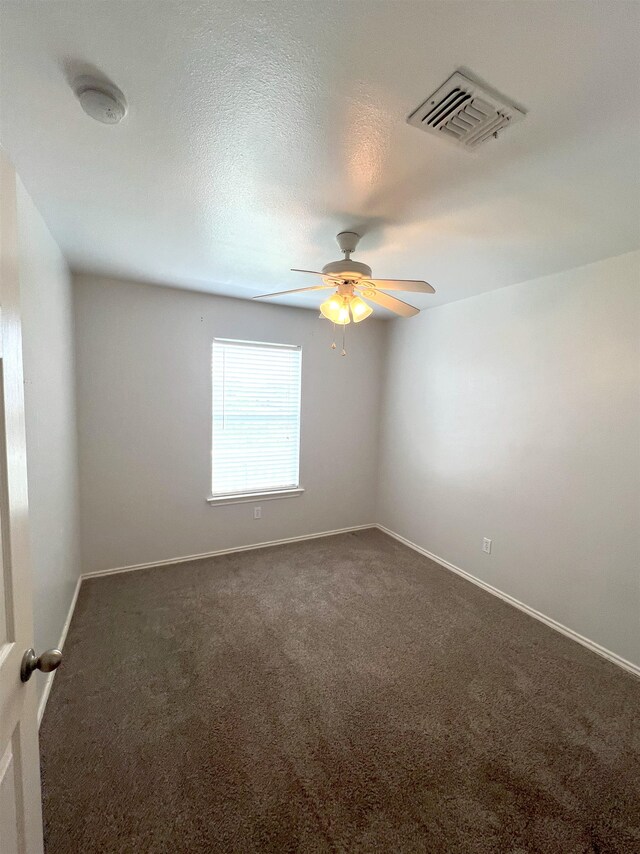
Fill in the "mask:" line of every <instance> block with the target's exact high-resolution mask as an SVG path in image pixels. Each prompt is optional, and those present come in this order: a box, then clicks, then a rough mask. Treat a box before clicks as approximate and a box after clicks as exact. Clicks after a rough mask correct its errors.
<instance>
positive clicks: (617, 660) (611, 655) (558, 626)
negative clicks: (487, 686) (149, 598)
mask: <svg viewBox="0 0 640 854" xmlns="http://www.w3.org/2000/svg"><path fill="white" fill-rule="evenodd" d="M367 528H377V529H378V530H379V531H382V533H384V534H388V536H390V537H393V538H394V539H395V540H398V542H400V543H403V544H404V545H405V546H408V547H409V548H410V549H413V550H414V551H416V552H418V553H419V554H421V555H424V557H427V558H429V559H430V560H433V561H435V562H436V563H438V564H440V566H443V567H445V569H449V570H451V572H455V573H456V575H460V576H462V578H465V579H466V580H467V581H470V582H471V583H472V584H475V585H476V586H477V587H481V588H482V589H483V590H486V591H487V592H488V593H491V594H493V595H494V596H497V597H498V598H499V599H502V600H503V601H504V602H507V603H508V604H509V605H513V607H514V608H518V609H519V610H520V611H524V613H525V614H529V616H530V617H533V618H534V619H536V620H539V621H540V622H541V623H544V624H545V625H547V626H549V627H550V628H552V629H555V630H556V631H558V632H560V633H561V634H563V635H565V637H568V638H571V640H574V641H576V642H577V643H579V644H582V646H584V647H586V648H587V649H590V650H591V651H592V652H595V653H596V654H597V655H600V656H602V657H603V658H606V659H607V660H608V661H611V662H613V664H617V665H618V667H622V668H623V669H624V670H627V671H628V672H629V673H632V674H633V675H634V676H638V677H640V666H638V665H637V664H633V663H632V662H631V661H627V660H626V658H622V656H620V655H617V654H616V653H615V652H611V650H609V649H606V648H605V647H603V646H600V644H598V643H596V642H595V641H592V640H589V638H585V637H583V635H580V634H578V632H574V631H573V629H569V628H567V626H563V625H562V623H559V622H558V621H557V620H554V619H552V618H551V617H547V616H546V615H545V614H541V613H540V611H536V610H535V609H534V608H530V607H529V605H525V604H524V602H520V601H519V600H518V599H515V598H514V597H513V596H509V594H508V593H503V591H502V590H499V589H498V588H497V587H493V585H491V584H488V583H487V582H486V581H481V580H480V579H479V578H476V576H475V575H471V573H469V572H465V570H464V569H460V567H459V566H455V564H453V563H449V561H447V560H444V558H441V557H438V555H435V554H433V553H432V552H429V551H427V549H423V548H422V547H421V546H418V545H416V544H415V543H412V542H411V540H407V539H406V537H402V536H400V534H396V533H395V531H391V530H390V529H389V528H385V526H384V525H380V524H375V523H372V524H370V525H352V526H351V527H349V528H336V529H335V530H333V531H321V532H319V533H317V534H304V535H302V536H299V537H286V538H285V539H282V540H270V541H268V542H265V543H254V544H252V545H249V546H236V547H235V548H231V549H219V550H218V551H213V552H203V553H201V554H194V555H185V556H184V557H176V558H169V559H167V560H157V561H151V562H149V563H138V564H132V565H131V566H119V567H116V568H114V569H99V570H96V571H95V572H85V573H83V574H82V575H81V576H80V577H79V578H78V581H77V584H76V589H75V591H74V594H73V598H72V600H71V604H70V606H69V613H68V614H67V619H66V620H65V624H64V626H63V628H62V633H61V635H60V642H59V643H58V649H63V648H64V642H65V639H66V637H67V632H68V631H69V625H70V623H71V618H72V617H73V612H74V609H75V607H76V602H77V601H78V593H79V591H80V585H81V584H82V582H83V581H84V580H85V579H89V578H100V577H101V576H104V575H115V574H117V573H121V572H135V570H137V569H151V568H153V567H156V566H170V565H171V564H174V563H190V562H191V561H194V560H203V559H205V558H211V557H217V556H220V555H228V554H234V553H236V552H248V551H253V550H255V549H266V548H270V547H271V546H282V545H286V544H287V543H299V542H303V541H304V540H316V539H319V538H320V537H332V536H335V535H336V534H348V533H350V532H351V531H364V530H366V529H367ZM55 675H56V671H55V670H54V671H53V672H52V673H48V674H47V677H46V679H47V681H46V683H45V686H44V691H43V692H42V696H41V698H40V703H39V705H38V726H40V723H41V722H42V717H43V715H44V710H45V707H46V705H47V700H48V699H49V693H50V691H51V686H52V684H53V680H54V678H55Z"/></svg>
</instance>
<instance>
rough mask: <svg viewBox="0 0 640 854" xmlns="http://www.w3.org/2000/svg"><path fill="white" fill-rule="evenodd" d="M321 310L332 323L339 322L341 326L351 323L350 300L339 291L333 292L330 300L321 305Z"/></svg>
mask: <svg viewBox="0 0 640 854" xmlns="http://www.w3.org/2000/svg"><path fill="white" fill-rule="evenodd" d="M320 311H321V313H322V314H323V315H324V316H325V317H326V318H327V320H330V321H331V322H332V323H337V324H339V325H340V326H346V325H347V323H351V318H350V317H349V305H348V302H347V300H345V298H344V297H343V296H341V295H340V294H339V293H335V294H332V296H330V297H329V299H328V300H325V302H323V303H322V305H321V306H320Z"/></svg>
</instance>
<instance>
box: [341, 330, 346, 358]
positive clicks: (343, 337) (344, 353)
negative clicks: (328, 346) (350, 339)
mask: <svg viewBox="0 0 640 854" xmlns="http://www.w3.org/2000/svg"><path fill="white" fill-rule="evenodd" d="M346 337H347V327H346V324H345V325H344V326H343V327H342V353H340V355H341V356H346V355H347V351H346V350H345V348H344V342H345V339H346Z"/></svg>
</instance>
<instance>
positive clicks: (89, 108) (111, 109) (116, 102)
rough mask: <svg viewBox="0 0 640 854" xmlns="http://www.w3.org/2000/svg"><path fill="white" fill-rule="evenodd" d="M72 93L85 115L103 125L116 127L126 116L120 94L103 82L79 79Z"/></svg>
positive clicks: (122, 98) (109, 84)
mask: <svg viewBox="0 0 640 854" xmlns="http://www.w3.org/2000/svg"><path fill="white" fill-rule="evenodd" d="M74 91H75V93H76V97H77V99H78V100H79V101H80V106H81V107H82V109H83V110H84V111H85V113H86V114H87V115H88V116H90V117H91V118H92V119H95V120H96V121H97V122H102V124H105V125H117V124H118V123H119V122H121V121H122V119H123V118H124V117H125V116H126V114H127V102H126V101H125V98H124V95H123V94H122V92H121V91H120V90H119V89H117V88H116V87H115V86H113V85H112V84H111V83H107V82H106V81H103V80H95V79H93V78H90V77H81V78H79V79H78V80H76V82H75V84H74Z"/></svg>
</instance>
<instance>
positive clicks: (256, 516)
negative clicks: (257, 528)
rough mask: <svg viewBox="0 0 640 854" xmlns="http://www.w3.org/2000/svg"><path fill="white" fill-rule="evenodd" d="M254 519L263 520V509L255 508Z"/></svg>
mask: <svg viewBox="0 0 640 854" xmlns="http://www.w3.org/2000/svg"><path fill="white" fill-rule="evenodd" d="M253 518H254V519H262V507H254V508H253Z"/></svg>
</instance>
